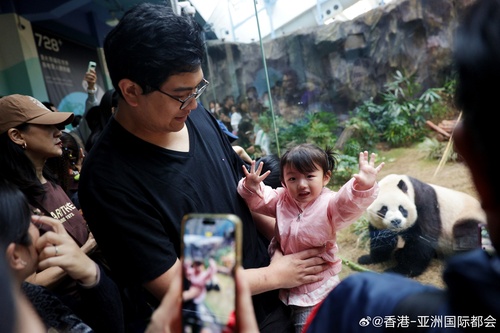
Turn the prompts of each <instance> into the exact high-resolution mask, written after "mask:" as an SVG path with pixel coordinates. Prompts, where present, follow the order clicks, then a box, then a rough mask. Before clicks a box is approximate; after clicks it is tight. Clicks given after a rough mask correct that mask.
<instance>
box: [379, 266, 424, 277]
mask: <svg viewBox="0 0 500 333" xmlns="http://www.w3.org/2000/svg"><path fill="white" fill-rule="evenodd" d="M385 272H387V273H396V274H401V275H404V276H406V277H416V276H419V275H420V274H422V273H423V270H422V269H420V268H416V269H415V268H409V267H401V266H395V267H392V268H388V269H386V270H385Z"/></svg>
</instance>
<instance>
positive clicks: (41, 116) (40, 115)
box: [0, 94, 75, 134]
mask: <svg viewBox="0 0 500 333" xmlns="http://www.w3.org/2000/svg"><path fill="white" fill-rule="evenodd" d="M74 117H75V115H74V114H73V113H72V112H52V111H51V110H49V109H47V108H46V107H45V105H43V104H42V103H41V102H40V101H39V100H37V99H36V98H34V97H31V96H25V95H18V94H14V95H8V96H4V97H2V98H0V134H2V133H4V132H7V130H8V129H9V128H13V127H16V126H19V125H21V124H24V123H28V124H37V125H67V124H69V123H71V122H72V121H73V118H74Z"/></svg>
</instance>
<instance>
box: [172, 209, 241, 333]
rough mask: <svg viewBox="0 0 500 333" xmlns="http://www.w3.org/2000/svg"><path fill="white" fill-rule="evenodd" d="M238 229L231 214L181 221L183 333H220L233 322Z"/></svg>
mask: <svg viewBox="0 0 500 333" xmlns="http://www.w3.org/2000/svg"><path fill="white" fill-rule="evenodd" d="M240 228H241V221H240V219H239V218H238V217H237V216H235V215H231V214H188V215H186V216H185V217H184V219H183V220H182V258H181V259H182V265H183V280H184V281H183V283H184V290H183V306H182V320H183V332H184V333H198V332H203V333H222V332H226V331H227V326H228V324H230V323H231V322H234V320H235V318H234V309H235V290H236V285H235V281H234V268H235V267H236V266H237V265H240V262H241V231H240V230H241V229H240Z"/></svg>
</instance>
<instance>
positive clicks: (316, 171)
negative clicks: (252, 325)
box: [238, 144, 384, 333]
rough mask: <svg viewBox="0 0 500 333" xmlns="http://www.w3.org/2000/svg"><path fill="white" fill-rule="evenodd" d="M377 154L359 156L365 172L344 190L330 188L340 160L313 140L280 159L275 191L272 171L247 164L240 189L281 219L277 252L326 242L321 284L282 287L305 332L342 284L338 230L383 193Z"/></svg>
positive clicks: (259, 209) (273, 242)
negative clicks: (313, 312)
mask: <svg viewBox="0 0 500 333" xmlns="http://www.w3.org/2000/svg"><path fill="white" fill-rule="evenodd" d="M375 157H376V155H375V154H373V153H372V154H371V157H370V158H369V156H368V152H367V151H365V152H362V153H360V154H359V173H357V174H354V175H353V177H352V178H351V179H350V180H349V181H348V182H347V183H346V184H345V185H344V186H342V188H341V189H340V190H339V191H338V192H334V191H332V190H330V189H328V188H327V187H326V185H327V184H328V182H329V181H330V178H331V176H332V171H333V170H334V168H335V164H336V161H335V158H334V155H333V152H332V151H331V150H330V149H327V150H326V151H325V150H323V149H321V148H319V147H317V146H315V145H312V144H301V145H298V146H296V147H294V148H292V149H290V150H289V151H287V152H286V153H285V154H284V155H283V156H282V157H281V161H280V168H281V182H282V185H283V187H279V188H277V189H272V188H271V187H269V186H266V185H264V183H263V180H264V179H266V177H267V176H268V175H269V173H270V171H266V172H265V173H263V174H262V175H261V174H260V173H261V172H262V167H263V164H262V163H260V164H259V166H258V167H257V168H256V167H255V161H252V164H251V166H250V171H248V170H247V169H246V168H243V172H244V174H245V177H244V178H242V179H241V180H240V182H239V184H238V193H239V194H240V195H241V196H242V197H243V198H244V199H245V201H246V202H247V204H248V206H249V207H250V209H251V210H252V211H254V212H258V213H261V214H265V215H268V216H271V217H274V218H276V227H275V234H274V237H273V239H272V240H271V243H270V245H269V252H270V254H271V255H273V254H274V251H275V250H276V249H279V250H281V251H282V252H283V254H290V253H295V252H299V251H302V250H304V249H308V248H313V247H319V246H326V247H327V251H326V252H325V254H324V255H323V256H322V257H323V259H324V260H326V261H328V262H330V268H329V269H328V270H326V271H324V272H323V273H321V274H322V276H323V279H322V280H321V281H319V282H316V283H310V284H306V285H302V286H299V287H296V288H292V289H282V290H280V299H281V301H282V302H283V303H285V304H287V305H290V306H291V307H292V315H293V320H294V323H295V332H297V333H299V332H301V330H302V327H303V325H304V323H305V321H306V318H307V316H308V314H309V313H310V312H311V310H312V308H313V306H314V305H316V304H318V303H319V302H320V301H321V300H323V299H324V298H325V297H326V296H327V295H328V293H329V292H330V291H331V290H332V289H333V288H334V287H335V286H336V285H337V284H338V283H339V282H340V280H339V277H338V274H339V272H340V270H341V268H342V261H341V259H340V258H339V257H338V256H337V252H338V246H337V243H336V233H337V230H340V229H342V228H345V227H347V226H349V225H350V224H351V223H353V222H354V221H356V220H357V219H358V218H359V217H360V216H361V215H362V214H363V212H364V211H365V209H366V208H367V207H368V206H369V205H370V204H371V203H372V202H373V201H374V200H375V198H376V197H377V194H378V185H377V182H376V179H377V174H378V172H379V171H380V170H381V169H382V167H383V165H384V163H381V164H380V165H379V166H377V167H375V166H374V164H375Z"/></svg>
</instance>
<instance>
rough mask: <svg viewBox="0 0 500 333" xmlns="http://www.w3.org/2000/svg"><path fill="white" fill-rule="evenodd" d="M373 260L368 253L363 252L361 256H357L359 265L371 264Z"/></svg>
mask: <svg viewBox="0 0 500 333" xmlns="http://www.w3.org/2000/svg"><path fill="white" fill-rule="evenodd" d="M374 262H375V261H374V260H373V259H372V257H371V256H370V255H369V254H365V255H363V256H361V257H359V258H358V264H361V265H369V264H373V263H374Z"/></svg>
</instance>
